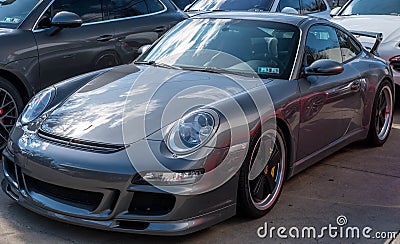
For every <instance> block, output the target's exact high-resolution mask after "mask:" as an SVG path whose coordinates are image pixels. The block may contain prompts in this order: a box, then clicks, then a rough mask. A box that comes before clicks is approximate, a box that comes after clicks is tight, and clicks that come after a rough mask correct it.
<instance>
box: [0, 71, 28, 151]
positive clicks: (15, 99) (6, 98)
mask: <svg viewBox="0 0 400 244" xmlns="http://www.w3.org/2000/svg"><path fill="white" fill-rule="evenodd" d="M22 108H23V101H22V98H21V95H20V94H19V92H18V90H17V89H16V88H15V87H14V86H13V85H12V84H10V83H9V82H8V81H7V80H5V79H3V78H0V150H3V149H4V147H5V145H6V144H7V140H8V137H9V134H10V132H11V129H12V128H13V126H14V124H15V123H16V122H17V119H18V116H19V114H20V113H21V111H22Z"/></svg>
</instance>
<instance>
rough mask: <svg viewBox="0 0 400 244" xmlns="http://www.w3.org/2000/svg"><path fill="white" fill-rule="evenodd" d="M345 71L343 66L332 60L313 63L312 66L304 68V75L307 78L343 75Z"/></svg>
mask: <svg viewBox="0 0 400 244" xmlns="http://www.w3.org/2000/svg"><path fill="white" fill-rule="evenodd" d="M343 71H344V67H343V64H341V63H339V62H336V61H333V60H330V59H320V60H317V61H315V62H314V63H312V64H311V65H310V66H308V67H306V68H304V75H305V76H311V75H319V76H328V75H338V74H341V73H343Z"/></svg>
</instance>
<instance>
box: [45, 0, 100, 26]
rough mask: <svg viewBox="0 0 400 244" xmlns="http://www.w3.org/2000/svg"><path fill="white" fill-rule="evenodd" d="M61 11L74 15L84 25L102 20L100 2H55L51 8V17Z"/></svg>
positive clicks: (59, 0) (57, 0) (77, 0)
mask: <svg viewBox="0 0 400 244" xmlns="http://www.w3.org/2000/svg"><path fill="white" fill-rule="evenodd" d="M61 11H70V12H73V13H76V14H77V15H79V16H81V18H82V20H83V22H84V23H89V22H96V21H102V20H103V11H102V3H101V0H85V1H82V0H56V1H55V2H54V3H53V6H52V10H51V14H52V16H51V17H53V16H54V15H55V14H56V13H58V12H61Z"/></svg>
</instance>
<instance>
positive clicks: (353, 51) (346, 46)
mask: <svg viewBox="0 0 400 244" xmlns="http://www.w3.org/2000/svg"><path fill="white" fill-rule="evenodd" d="M336 32H337V34H338V38H339V44H340V50H341V51H342V57H343V62H346V61H348V60H350V59H352V58H354V57H355V56H357V55H358V54H359V53H360V52H361V47H359V46H358V45H357V44H356V42H355V41H354V40H353V39H352V38H351V37H350V36H349V35H347V34H346V33H344V32H342V31H340V30H337V31H336Z"/></svg>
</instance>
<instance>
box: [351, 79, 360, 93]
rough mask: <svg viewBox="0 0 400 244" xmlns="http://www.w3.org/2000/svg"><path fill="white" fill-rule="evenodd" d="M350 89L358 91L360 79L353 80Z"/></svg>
mask: <svg viewBox="0 0 400 244" xmlns="http://www.w3.org/2000/svg"><path fill="white" fill-rule="evenodd" d="M350 89H351V90H352V91H358V90H360V89H361V81H360V80H356V81H354V82H353V83H352V84H351V86H350Z"/></svg>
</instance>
